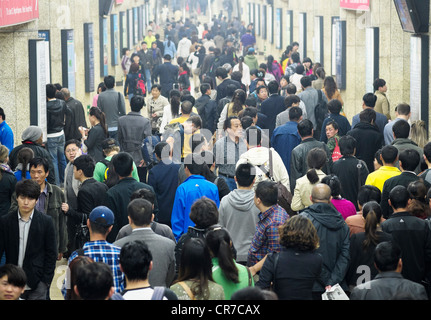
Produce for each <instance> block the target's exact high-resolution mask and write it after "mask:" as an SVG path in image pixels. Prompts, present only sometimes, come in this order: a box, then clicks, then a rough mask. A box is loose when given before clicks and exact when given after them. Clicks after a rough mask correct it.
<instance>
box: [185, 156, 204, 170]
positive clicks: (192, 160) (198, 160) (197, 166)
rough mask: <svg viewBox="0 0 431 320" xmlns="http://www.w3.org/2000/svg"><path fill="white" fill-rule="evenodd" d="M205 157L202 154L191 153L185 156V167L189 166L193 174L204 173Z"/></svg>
mask: <svg viewBox="0 0 431 320" xmlns="http://www.w3.org/2000/svg"><path fill="white" fill-rule="evenodd" d="M203 165H204V162H203V159H202V156H201V155H200V154H197V153H190V154H188V155H187V156H186V157H185V158H184V167H185V168H187V169H188V170H189V171H190V173H191V174H192V175H194V174H199V175H200V174H202V169H203Z"/></svg>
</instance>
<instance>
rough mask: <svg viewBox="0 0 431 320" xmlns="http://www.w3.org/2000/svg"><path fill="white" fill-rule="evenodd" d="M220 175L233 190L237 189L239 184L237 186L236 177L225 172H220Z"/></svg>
mask: <svg viewBox="0 0 431 320" xmlns="http://www.w3.org/2000/svg"><path fill="white" fill-rule="evenodd" d="M219 177H220V178H223V179H224V181H226V184H227V185H228V187H229V189H230V191H233V190H235V189H236V188H237V186H236V182H235V179H234V178H229V177H226V176H225V175H223V174H219Z"/></svg>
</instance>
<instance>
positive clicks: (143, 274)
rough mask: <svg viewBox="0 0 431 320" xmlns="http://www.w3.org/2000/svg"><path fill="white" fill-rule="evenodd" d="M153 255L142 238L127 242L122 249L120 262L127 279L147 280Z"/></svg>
mask: <svg viewBox="0 0 431 320" xmlns="http://www.w3.org/2000/svg"><path fill="white" fill-rule="evenodd" d="M152 260H153V255H152V254H151V251H150V249H149V248H148V246H147V244H146V243H145V242H144V241H142V240H135V241H130V242H127V243H126V244H125V245H124V246H123V247H122V248H121V251H120V264H121V268H122V269H123V272H124V274H125V276H126V277H127V280H129V281H137V280H146V279H147V278H148V272H149V271H150V264H151V261H152Z"/></svg>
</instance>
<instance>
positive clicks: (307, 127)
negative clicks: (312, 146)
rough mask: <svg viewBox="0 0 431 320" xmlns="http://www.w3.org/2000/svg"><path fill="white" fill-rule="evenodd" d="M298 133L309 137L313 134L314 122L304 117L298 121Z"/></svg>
mask: <svg viewBox="0 0 431 320" xmlns="http://www.w3.org/2000/svg"><path fill="white" fill-rule="evenodd" d="M298 133H299V135H300V136H301V137H308V136H311V135H312V134H313V122H311V121H310V120H309V119H303V120H301V121H300V122H299V123H298Z"/></svg>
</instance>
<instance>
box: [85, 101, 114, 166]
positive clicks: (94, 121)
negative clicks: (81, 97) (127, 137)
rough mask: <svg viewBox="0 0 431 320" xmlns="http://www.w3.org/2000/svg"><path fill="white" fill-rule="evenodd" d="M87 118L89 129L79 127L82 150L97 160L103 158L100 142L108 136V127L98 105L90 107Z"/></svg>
mask: <svg viewBox="0 0 431 320" xmlns="http://www.w3.org/2000/svg"><path fill="white" fill-rule="evenodd" d="M89 120H90V124H91V129H90V130H88V129H86V128H82V127H80V128H79V131H80V132H81V135H82V140H83V147H84V149H86V150H84V151H87V153H88V154H89V155H90V156H92V157H93V159H94V161H96V162H99V161H102V160H103V159H105V155H104V154H103V148H102V142H103V140H105V139H106V138H108V128H107V126H106V119H105V114H104V113H103V112H102V111H101V110H100V109H99V108H98V107H91V108H90V114H89Z"/></svg>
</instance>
